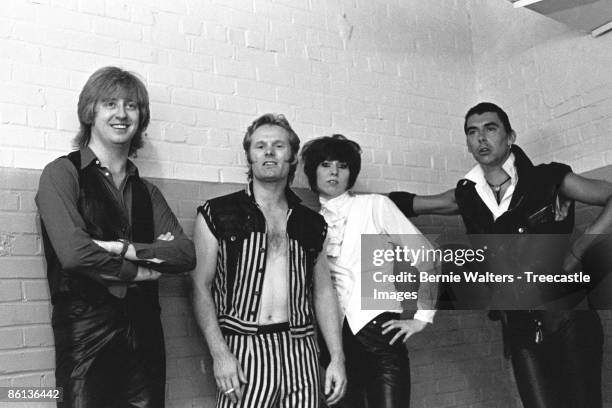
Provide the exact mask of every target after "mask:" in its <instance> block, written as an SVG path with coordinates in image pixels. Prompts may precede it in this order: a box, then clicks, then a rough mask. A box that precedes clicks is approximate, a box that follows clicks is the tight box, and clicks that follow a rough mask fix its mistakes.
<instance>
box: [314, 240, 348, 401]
mask: <svg viewBox="0 0 612 408" xmlns="http://www.w3.org/2000/svg"><path fill="white" fill-rule="evenodd" d="M323 248H327V240H326V241H325V243H324V244H323ZM314 306H315V313H316V315H317V322H318V323H319V328H320V329H321V334H322V335H323V338H324V339H325V344H326V345H327V348H328V350H329V355H330V357H331V361H330V363H329V366H327V371H326V372H325V388H324V391H325V395H326V396H327V403H328V404H335V403H336V402H338V401H339V400H340V398H342V396H343V395H344V392H345V391H346V372H345V370H344V352H343V351H342V332H341V330H340V327H341V323H340V317H339V315H340V313H339V311H338V297H337V295H336V291H335V290H334V287H333V285H332V281H331V275H330V272H329V266H328V264H327V259H326V257H325V251H321V253H320V254H319V258H318V259H317V263H316V264H315V270H314Z"/></svg>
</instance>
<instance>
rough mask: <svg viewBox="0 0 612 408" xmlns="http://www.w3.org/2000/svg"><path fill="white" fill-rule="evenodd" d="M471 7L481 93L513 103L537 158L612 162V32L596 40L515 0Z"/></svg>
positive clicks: (585, 166)
mask: <svg viewBox="0 0 612 408" xmlns="http://www.w3.org/2000/svg"><path fill="white" fill-rule="evenodd" d="M469 5H470V7H469V10H470V14H471V15H472V16H473V18H472V21H473V22H474V24H473V25H472V30H473V38H474V64H475V67H476V73H477V75H476V76H477V79H476V83H477V88H478V97H479V99H487V100H492V101H496V102H497V103H499V104H500V105H501V106H503V107H504V108H506V109H507V112H508V114H509V115H510V120H511V123H512V126H513V128H515V130H516V132H517V135H518V138H517V142H518V143H520V144H521V145H523V147H525V149H526V150H527V153H529V154H531V155H532V157H533V159H534V161H536V162H548V161H552V160H556V161H563V162H565V163H567V164H570V165H571V166H572V167H573V169H574V171H576V172H584V171H588V170H592V169H595V168H598V167H601V166H604V165H608V164H611V163H612V161H610V158H611V156H612V142H611V141H610V135H611V134H612V76H611V75H610V67H611V66H612V35H610V34H608V35H603V36H601V37H598V38H592V37H591V36H590V35H588V34H585V33H581V32H578V31H576V30H573V29H572V28H570V27H568V26H565V25H563V24H560V23H558V22H556V21H554V20H552V19H548V18H546V17H543V16H541V15H539V14H537V13H535V12H533V11H531V10H528V9H517V10H515V9H513V7H512V5H511V4H510V3H509V2H504V1H499V2H491V1H487V0H472V1H470V2H469ZM509 15H512V16H514V17H515V18H513V19H509V18H508V16H509ZM483 21H487V24H481V22H483Z"/></svg>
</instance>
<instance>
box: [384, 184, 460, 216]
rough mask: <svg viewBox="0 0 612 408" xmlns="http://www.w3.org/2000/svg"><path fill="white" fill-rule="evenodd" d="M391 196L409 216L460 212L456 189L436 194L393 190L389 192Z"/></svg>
mask: <svg viewBox="0 0 612 408" xmlns="http://www.w3.org/2000/svg"><path fill="white" fill-rule="evenodd" d="M389 198H390V199H391V201H393V202H394V203H395V205H397V207H398V208H399V209H400V210H401V211H402V212H403V213H404V215H405V216H406V217H409V218H410V217H416V216H417V215H426V214H436V215H455V214H459V207H458V206H457V202H456V201H455V189H451V190H448V191H445V192H444V193H441V194H434V195H414V194H412V193H409V192H406V191H393V192H391V193H389Z"/></svg>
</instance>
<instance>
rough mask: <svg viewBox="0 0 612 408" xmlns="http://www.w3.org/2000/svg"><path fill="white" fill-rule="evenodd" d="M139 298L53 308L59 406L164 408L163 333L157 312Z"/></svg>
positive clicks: (66, 303)
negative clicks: (146, 308) (145, 308)
mask: <svg viewBox="0 0 612 408" xmlns="http://www.w3.org/2000/svg"><path fill="white" fill-rule="evenodd" d="M138 301H139V299H138V296H134V295H133V294H132V295H131V296H130V291H128V297H127V298H126V299H116V298H112V297H110V295H109V297H108V299H107V300H106V301H104V302H101V303H100V302H97V303H96V304H91V303H88V302H86V301H84V300H82V299H62V300H61V301H59V302H57V303H56V304H55V305H54V308H53V333H54V337H55V360H56V370H55V378H56V385H57V386H58V387H62V389H63V402H58V407H60V408H111V407H112V408H128V407H129V408H136V407H138V408H162V407H163V406H164V400H165V380H166V372H165V353H164V337H163V332H162V327H161V321H160V318H159V312H158V310H153V311H152V312H151V311H149V312H147V313H143V312H142V308H141V307H139V306H141V305H139V303H138Z"/></svg>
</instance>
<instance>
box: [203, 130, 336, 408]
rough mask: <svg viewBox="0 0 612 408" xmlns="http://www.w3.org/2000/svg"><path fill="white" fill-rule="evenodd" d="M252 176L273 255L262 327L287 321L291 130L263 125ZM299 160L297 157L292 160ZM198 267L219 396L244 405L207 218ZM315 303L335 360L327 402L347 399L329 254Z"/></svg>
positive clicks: (252, 153) (252, 152) (252, 151)
mask: <svg viewBox="0 0 612 408" xmlns="http://www.w3.org/2000/svg"><path fill="white" fill-rule="evenodd" d="M247 159H248V161H249V163H250V167H251V170H252V174H253V193H254V196H255V198H256V202H257V204H258V206H259V209H260V210H261V211H262V213H263V215H264V217H265V219H266V227H267V230H266V233H267V240H268V252H267V258H266V268H265V274H264V282H263V288H262V294H261V303H260V308H259V310H258V319H257V320H258V324H260V325H266V324H274V323H282V322H287V321H288V318H289V316H288V309H289V307H288V296H289V290H288V279H289V278H288V259H287V254H288V250H287V245H288V238H287V233H286V227H287V216H288V204H287V201H286V198H285V186H286V185H287V180H288V174H289V168H290V165H291V164H293V162H292V161H291V159H292V154H291V147H290V145H289V137H288V134H287V132H286V131H285V130H284V129H283V128H280V127H278V126H270V125H264V126H261V127H259V128H258V129H257V130H256V131H255V132H254V133H253V135H252V141H251V145H250V148H249V151H248V157H247ZM293 160H297V159H293ZM194 243H195V247H196V255H197V260H198V263H197V266H196V268H195V269H194V270H193V271H192V280H193V287H194V290H193V304H194V311H195V316H196V320H197V322H198V324H199V326H200V328H201V329H202V332H203V334H204V337H205V339H206V342H207V344H208V347H209V349H210V353H211V355H212V357H213V371H214V375H215V381H216V383H217V388H218V389H219V391H220V392H226V391H227V390H232V389H233V392H230V393H228V394H227V396H228V397H229V398H230V399H231V400H232V401H233V402H237V401H239V400H240V399H241V398H242V396H243V394H244V387H245V384H246V376H245V373H244V371H243V367H242V366H241V365H240V363H239V361H238V360H237V358H236V357H235V356H234V355H233V353H232V352H231V351H230V349H229V348H228V346H227V343H226V341H225V339H224V337H223V334H222V332H221V329H220V327H219V322H218V320H217V315H216V308H215V304H214V301H213V298H212V292H211V285H212V283H213V280H214V277H215V273H216V264H217V251H218V248H219V246H218V245H219V244H218V241H217V239H216V238H215V236H214V235H213V233H212V232H211V231H210V229H209V228H208V225H207V224H206V221H205V220H204V218H203V216H202V215H198V216H197V218H196V225H195V231H194ZM313 300H314V308H315V314H316V315H317V321H318V323H319V327H320V330H321V333H322V335H323V338H324V339H325V342H326V344H327V346H328V348H329V350H330V354H331V356H332V360H331V363H330V365H329V366H328V368H327V370H326V373H325V384H324V392H325V394H326V396H327V402H328V404H335V403H336V402H338V401H339V400H340V398H341V397H342V396H343V395H344V392H345V388H346V374H345V372H344V353H343V352H342V346H341V340H340V338H341V337H340V329H339V323H338V321H339V317H338V307H337V301H336V297H335V293H334V291H333V287H332V283H331V277H330V273H329V269H328V268H327V262H326V261H325V258H324V256H319V258H318V259H317V262H316V264H315V268H314V282H313Z"/></svg>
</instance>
